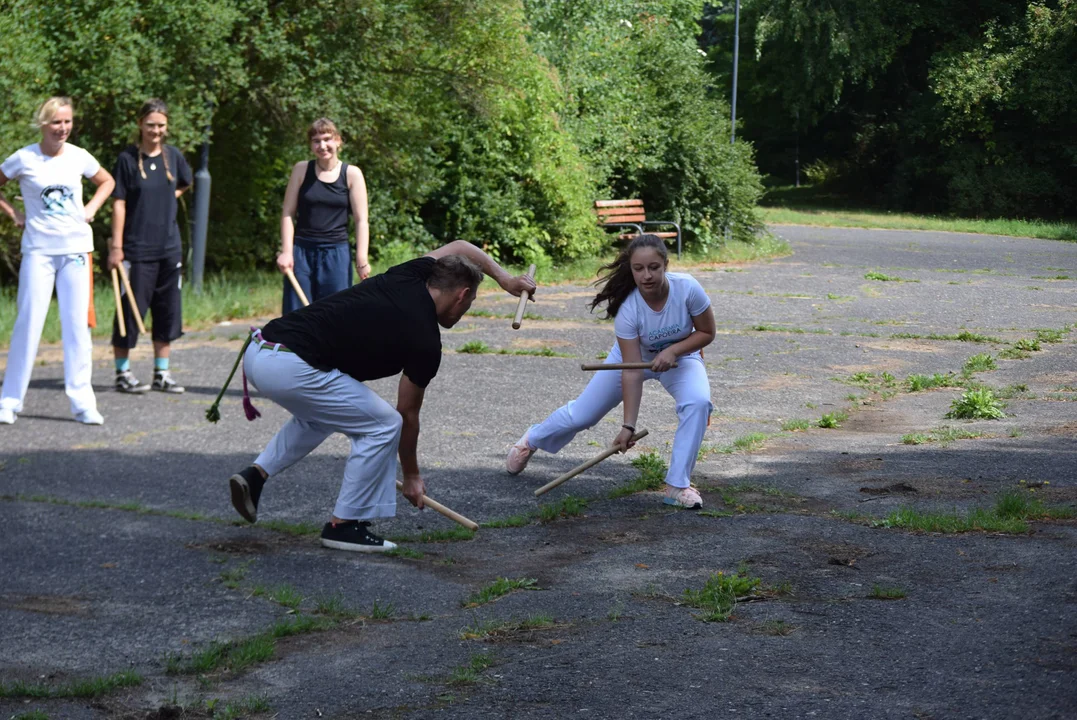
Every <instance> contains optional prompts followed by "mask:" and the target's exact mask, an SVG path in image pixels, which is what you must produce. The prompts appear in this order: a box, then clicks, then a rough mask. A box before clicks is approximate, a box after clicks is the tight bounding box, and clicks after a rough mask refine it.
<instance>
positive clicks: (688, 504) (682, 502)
mask: <svg viewBox="0 0 1077 720" xmlns="http://www.w3.org/2000/svg"><path fill="white" fill-rule="evenodd" d="M662 502H664V503H665V504H666V505H675V506H677V507H682V508H688V509H689V510H698V509H699V508H701V507H703V498H701V497H700V496H699V493H698V492H697V491H696V489H695V488H694V487H686V488H679V487H673V486H672V485H666V494H665V496H664V497H663V498H662Z"/></svg>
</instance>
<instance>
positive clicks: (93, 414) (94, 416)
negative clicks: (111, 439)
mask: <svg viewBox="0 0 1077 720" xmlns="http://www.w3.org/2000/svg"><path fill="white" fill-rule="evenodd" d="M75 422H80V423H82V424H83V425H104V424H105V418H103V417H101V413H99V412H97V411H96V410H83V411H82V412H80V413H79V414H78V415H76V416H75Z"/></svg>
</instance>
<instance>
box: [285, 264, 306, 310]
mask: <svg viewBox="0 0 1077 720" xmlns="http://www.w3.org/2000/svg"><path fill="white" fill-rule="evenodd" d="M284 274H285V275H287V276H288V282H290V283H291V284H292V289H293V290H295V294H296V295H298V296H299V301H300V302H301V303H303V307H306V306H307V305H310V300H307V296H306V293H304V292H303V288H301V287H299V281H298V280H296V279H295V273H294V272H292V269H291V268H288V269H287V270H285V271H284Z"/></svg>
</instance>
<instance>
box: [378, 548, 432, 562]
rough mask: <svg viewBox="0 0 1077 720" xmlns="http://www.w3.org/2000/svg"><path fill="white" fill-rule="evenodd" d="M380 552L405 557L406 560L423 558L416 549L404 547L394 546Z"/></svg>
mask: <svg viewBox="0 0 1077 720" xmlns="http://www.w3.org/2000/svg"><path fill="white" fill-rule="evenodd" d="M382 554H383V555H387V556H389V557H398V558H407V559H408V560H421V559H422V558H423V554H422V553H421V552H419V551H418V550H412V549H411V548H406V547H395V548H393V549H392V550H389V551H387V552H385V553H382Z"/></svg>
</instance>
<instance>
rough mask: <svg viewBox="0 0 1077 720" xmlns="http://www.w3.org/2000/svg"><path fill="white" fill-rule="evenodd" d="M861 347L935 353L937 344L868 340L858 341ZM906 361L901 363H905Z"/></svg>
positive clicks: (915, 341) (912, 341)
mask: <svg viewBox="0 0 1077 720" xmlns="http://www.w3.org/2000/svg"><path fill="white" fill-rule="evenodd" d="M860 345H861V347H866V348H869V349H871V350H883V351H889V352H893V351H897V352H911V353H937V352H938V351H939V346H938V345H932V344H931V343H926V342H920V341H918V340H888V341H886V342H870V343H865V342H862V343H860ZM907 364H908V363H902V365H907Z"/></svg>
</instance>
